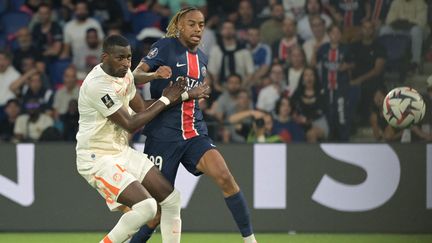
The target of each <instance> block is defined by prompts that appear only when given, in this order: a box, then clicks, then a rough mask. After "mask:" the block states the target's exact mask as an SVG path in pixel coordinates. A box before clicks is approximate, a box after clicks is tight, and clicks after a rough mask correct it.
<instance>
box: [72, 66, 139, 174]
mask: <svg viewBox="0 0 432 243" xmlns="http://www.w3.org/2000/svg"><path fill="white" fill-rule="evenodd" d="M135 93H136V88H135V84H134V78H133V75H132V72H131V70H130V69H129V71H128V73H127V74H126V76H125V77H124V78H116V77H113V76H110V75H108V74H106V73H105V72H104V71H103V70H102V68H101V64H99V65H97V66H96V67H94V68H93V70H92V71H91V72H90V73H89V74H88V75H87V77H86V78H85V79H84V82H83V84H82V86H81V89H80V93H79V98H78V110H79V115H80V118H79V131H78V133H77V136H76V138H77V146H76V151H77V163H78V164H80V163H81V165H82V166H85V167H87V166H90V164H89V162H90V163H91V161H92V159H94V158H95V157H96V156H103V155H113V154H118V153H120V152H121V151H123V150H124V149H125V148H126V147H128V146H129V145H128V132H127V131H126V130H124V129H123V128H122V127H120V126H118V125H116V124H115V123H113V122H111V121H110V120H109V119H108V118H107V117H108V116H110V115H112V114H113V113H114V112H116V111H117V110H118V109H120V108H121V107H123V106H124V107H125V108H126V109H127V110H128V112H129V113H131V112H132V110H131V109H130V107H129V101H130V100H132V99H133V98H134V96H135Z"/></svg>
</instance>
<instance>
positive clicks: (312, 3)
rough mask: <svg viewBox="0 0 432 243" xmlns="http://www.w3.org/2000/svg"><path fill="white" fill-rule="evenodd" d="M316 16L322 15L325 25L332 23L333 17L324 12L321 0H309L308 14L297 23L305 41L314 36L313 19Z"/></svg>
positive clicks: (298, 30)
mask: <svg viewBox="0 0 432 243" xmlns="http://www.w3.org/2000/svg"><path fill="white" fill-rule="evenodd" d="M315 17H320V18H321V19H322V20H323V21H324V23H325V27H329V26H330V25H331V24H332V20H331V18H330V17H329V16H328V15H327V14H325V13H324V12H323V8H322V5H321V1H320V0H307V1H306V15H305V16H304V17H303V18H301V19H300V20H299V21H298V23H297V32H298V34H299V36H300V38H302V39H303V40H304V41H307V40H309V39H312V38H313V37H314V33H313V26H312V19H313V18H315Z"/></svg>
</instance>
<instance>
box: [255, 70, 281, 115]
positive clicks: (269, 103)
mask: <svg viewBox="0 0 432 243" xmlns="http://www.w3.org/2000/svg"><path fill="white" fill-rule="evenodd" d="M270 81H271V83H270V84H269V85H267V86H265V87H263V88H262V89H261V90H260V91H259V93H258V100H257V103H256V108H257V109H259V110H263V111H266V112H272V111H273V110H274V107H275V104H276V101H277V100H278V99H279V97H280V96H281V92H282V88H283V86H284V85H286V79H285V75H284V69H283V67H282V65H281V64H278V63H275V64H273V65H272V67H271V69H270Z"/></svg>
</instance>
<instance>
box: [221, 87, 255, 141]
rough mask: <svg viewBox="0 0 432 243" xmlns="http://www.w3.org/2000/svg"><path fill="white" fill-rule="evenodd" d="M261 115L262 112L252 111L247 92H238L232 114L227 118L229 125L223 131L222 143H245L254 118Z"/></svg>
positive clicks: (243, 90)
mask: <svg viewBox="0 0 432 243" xmlns="http://www.w3.org/2000/svg"><path fill="white" fill-rule="evenodd" d="M261 114H262V112H260V111H256V110H254V109H253V107H252V102H251V99H250V94H249V92H248V91H247V90H245V89H242V90H240V91H239V93H238V94H237V98H236V102H235V110H234V113H232V114H231V115H230V116H228V117H227V120H228V122H229V125H228V126H227V127H226V129H224V134H223V137H222V140H223V142H224V143H227V142H245V141H246V138H247V136H248V134H249V132H250V130H251V128H252V122H253V120H254V117H259V116H261Z"/></svg>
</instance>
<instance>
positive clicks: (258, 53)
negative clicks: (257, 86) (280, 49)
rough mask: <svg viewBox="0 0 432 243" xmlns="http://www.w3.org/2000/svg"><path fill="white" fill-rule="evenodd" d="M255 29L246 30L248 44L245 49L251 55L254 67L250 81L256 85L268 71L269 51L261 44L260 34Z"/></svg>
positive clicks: (270, 54) (269, 63) (266, 46)
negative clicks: (247, 49)
mask: <svg viewBox="0 0 432 243" xmlns="http://www.w3.org/2000/svg"><path fill="white" fill-rule="evenodd" d="M259 31H260V30H259V28H257V27H250V28H249V29H248V38H247V40H248V42H247V47H248V48H249V50H250V51H251V53H252V58H253V62H254V66H255V72H254V74H253V77H252V81H253V82H254V83H256V82H257V81H259V80H261V79H262V78H263V77H264V76H265V75H266V74H267V73H268V71H269V70H270V65H271V56H272V53H271V49H270V47H269V46H268V45H267V44H265V43H262V42H261V40H260V32H259Z"/></svg>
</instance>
